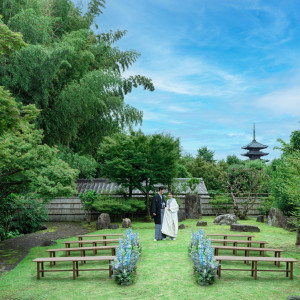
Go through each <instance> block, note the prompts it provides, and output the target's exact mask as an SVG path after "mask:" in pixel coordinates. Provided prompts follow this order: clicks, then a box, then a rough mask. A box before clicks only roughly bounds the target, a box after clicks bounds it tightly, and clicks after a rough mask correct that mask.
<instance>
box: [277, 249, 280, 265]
mask: <svg viewBox="0 0 300 300" xmlns="http://www.w3.org/2000/svg"><path fill="white" fill-rule="evenodd" d="M277 257H279V258H280V252H278V254H277ZM277 266H278V268H279V267H280V261H279V262H278V263H277Z"/></svg>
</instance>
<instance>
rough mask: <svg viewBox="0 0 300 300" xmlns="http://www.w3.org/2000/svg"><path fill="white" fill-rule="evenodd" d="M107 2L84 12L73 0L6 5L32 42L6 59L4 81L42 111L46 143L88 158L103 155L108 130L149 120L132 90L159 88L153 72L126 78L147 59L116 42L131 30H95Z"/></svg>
mask: <svg viewBox="0 0 300 300" xmlns="http://www.w3.org/2000/svg"><path fill="white" fill-rule="evenodd" d="M13 4H15V5H13ZM104 6H105V1H104V0H91V1H89V4H88V10H87V12H86V13H85V14H83V13H82V12H81V11H80V9H79V8H76V7H75V6H74V4H73V3H72V1H70V0H43V1H37V0H30V1H19V0H10V1H7V0H4V2H3V3H2V6H1V5H0V13H1V12H3V13H4V14H5V17H4V20H5V22H6V23H7V24H8V25H9V26H11V27H12V28H14V29H15V30H18V31H20V32H21V33H23V35H24V37H25V40H26V41H27V42H28V43H29V44H30V45H29V46H28V47H27V48H26V49H22V50H21V51H19V52H18V53H14V54H13V55H11V57H8V56H5V57H4V58H2V62H3V64H1V65H3V67H2V68H0V74H1V79H0V84H2V85H4V86H5V87H6V88H7V89H9V90H10V91H11V92H12V94H13V95H14V96H15V97H16V99H17V100H18V101H20V102H22V103H24V104H31V103H32V104H35V105H36V107H37V108H38V109H41V113H40V115H39V117H38V119H37V122H36V124H37V126H38V128H40V129H43V131H44V142H46V143H47V144H49V145H50V146H53V145H61V146H63V147H68V148H70V149H71V152H72V151H73V152H75V153H80V154H84V155H95V153H96V149H97V147H98V145H99V143H101V141H102V140H103V137H104V136H105V135H111V134H113V133H115V132H119V131H120V130H122V129H123V128H130V127H131V126H133V125H136V124H138V123H141V122H142V112H141V111H138V110H137V109H135V108H134V107H131V106H129V105H127V104H125V102H124V96H125V95H126V94H127V93H130V92H131V91H132V89H133V88H136V87H138V86H143V87H144V88H145V89H147V90H150V91H153V90H154V87H153V84H152V81H151V80H150V79H149V78H147V77H144V76H141V75H136V76H129V77H127V78H126V77H124V75H123V74H124V71H125V70H127V69H128V68H129V67H130V66H131V65H132V64H134V63H135V62H136V60H137V59H138V57H139V56H140V54H139V53H137V52H136V51H132V50H130V51H121V50H120V49H119V48H118V47H115V46H114V43H115V42H117V41H118V40H119V39H121V38H122V37H123V36H124V35H125V34H126V31H120V30H117V31H116V32H111V31H110V32H108V33H101V34H95V33H94V32H93V31H92V30H91V29H90V28H89V27H90V25H91V24H92V23H93V22H94V18H95V17H96V16H97V15H99V14H101V13H102V10H103V8H104ZM8 11H9V13H7V12H8ZM24 66H26V67H24Z"/></svg>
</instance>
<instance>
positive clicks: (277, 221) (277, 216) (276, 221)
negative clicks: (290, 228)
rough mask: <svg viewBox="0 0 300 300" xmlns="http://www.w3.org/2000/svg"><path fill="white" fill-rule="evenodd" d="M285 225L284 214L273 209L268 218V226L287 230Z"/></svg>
mask: <svg viewBox="0 0 300 300" xmlns="http://www.w3.org/2000/svg"><path fill="white" fill-rule="evenodd" d="M285 223H286V222H285V216H284V215H283V213H282V212H281V211H280V210H279V209H277V208H274V207H272V208H271V209H270V212H269V215H268V218H267V224H268V225H270V226H274V227H281V228H285Z"/></svg>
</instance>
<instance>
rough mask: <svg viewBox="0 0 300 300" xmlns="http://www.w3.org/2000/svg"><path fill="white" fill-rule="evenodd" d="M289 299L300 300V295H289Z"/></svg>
mask: <svg viewBox="0 0 300 300" xmlns="http://www.w3.org/2000/svg"><path fill="white" fill-rule="evenodd" d="M287 300H300V296H288V297H287Z"/></svg>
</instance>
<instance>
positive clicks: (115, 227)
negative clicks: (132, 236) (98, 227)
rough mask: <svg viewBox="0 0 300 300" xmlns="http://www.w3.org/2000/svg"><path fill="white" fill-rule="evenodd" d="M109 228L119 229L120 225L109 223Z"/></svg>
mask: <svg viewBox="0 0 300 300" xmlns="http://www.w3.org/2000/svg"><path fill="white" fill-rule="evenodd" d="M109 228H110V229H118V228H119V225H118V224H110V225H109Z"/></svg>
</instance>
